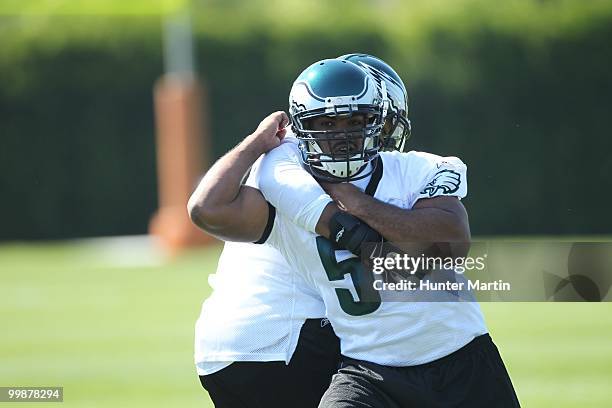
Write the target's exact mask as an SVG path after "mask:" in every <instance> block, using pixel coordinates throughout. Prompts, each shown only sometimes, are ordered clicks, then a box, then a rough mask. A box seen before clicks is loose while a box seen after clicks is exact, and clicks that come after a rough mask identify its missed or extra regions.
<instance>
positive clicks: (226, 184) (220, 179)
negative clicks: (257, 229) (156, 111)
mask: <svg viewBox="0 0 612 408" xmlns="http://www.w3.org/2000/svg"><path fill="white" fill-rule="evenodd" d="M264 152H265V149H264V148H263V147H262V146H261V144H260V143H259V142H258V141H257V140H256V138H255V137H253V135H251V136H249V137H247V138H245V139H244V140H243V141H242V142H241V143H240V144H239V145H238V146H236V147H235V148H234V149H232V150H231V151H230V152H228V153H227V154H226V155H224V156H223V157H222V158H220V159H219V160H217V162H216V163H215V164H214V165H213V166H212V167H211V168H210V170H208V172H207V173H206V175H205V176H204V178H202V181H200V184H199V185H198V187H197V188H196V190H195V191H194V193H193V194H192V195H191V197H190V198H189V203H188V211H189V215H190V217H191V219H192V221H193V222H194V223H195V224H196V225H197V226H199V227H200V228H203V229H205V230H209V229H211V228H214V227H215V225H216V224H218V223H220V222H225V221H226V220H227V219H228V217H231V214H228V209H229V206H230V204H231V203H232V202H233V201H234V200H235V199H236V198H237V197H238V194H239V192H240V182H241V180H242V178H243V177H244V175H245V173H246V172H247V170H248V169H249V168H250V167H251V166H252V165H253V163H254V162H255V161H256V160H257V158H258V157H259V156H261V155H262V154H263V153H264Z"/></svg>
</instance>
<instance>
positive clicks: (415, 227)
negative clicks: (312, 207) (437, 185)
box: [324, 183, 471, 255]
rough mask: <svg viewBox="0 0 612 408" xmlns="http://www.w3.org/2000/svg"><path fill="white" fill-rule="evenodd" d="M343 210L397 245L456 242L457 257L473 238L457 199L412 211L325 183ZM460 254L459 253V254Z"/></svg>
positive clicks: (429, 201)
mask: <svg viewBox="0 0 612 408" xmlns="http://www.w3.org/2000/svg"><path fill="white" fill-rule="evenodd" d="M324 187H325V189H326V190H327V192H328V193H329V194H330V195H331V197H332V198H333V199H334V201H335V202H337V203H338V205H339V206H340V208H341V209H342V210H344V211H346V212H347V213H349V214H351V215H353V216H355V217H357V218H359V219H360V220H362V221H364V222H365V223H367V224H368V225H369V226H370V227H372V228H373V229H374V230H376V231H377V232H378V233H380V234H381V235H382V236H383V237H385V239H386V240H388V241H391V242H394V243H414V244H418V245H422V247H423V248H426V247H427V246H428V245H429V244H434V243H436V244H442V243H456V245H454V247H453V250H454V251H453V254H457V255H464V254H461V253H462V252H465V251H466V250H467V249H468V248H469V242H470V239H471V234H470V226H469V220H468V215H467V211H466V210H465V207H464V206H463V204H462V203H461V201H460V200H459V198H457V197H454V196H438V197H434V198H422V199H420V200H418V201H417V202H416V203H415V204H414V206H413V208H412V209H410V210H408V209H403V208H399V207H396V206H394V205H391V204H387V203H384V202H382V201H380V200H377V199H375V198H373V197H371V196H369V195H367V194H364V193H362V192H361V191H360V190H359V189H357V188H356V187H355V186H353V185H351V184H348V183H341V184H324ZM458 252H459V253H458Z"/></svg>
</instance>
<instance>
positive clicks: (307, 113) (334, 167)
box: [291, 101, 384, 183]
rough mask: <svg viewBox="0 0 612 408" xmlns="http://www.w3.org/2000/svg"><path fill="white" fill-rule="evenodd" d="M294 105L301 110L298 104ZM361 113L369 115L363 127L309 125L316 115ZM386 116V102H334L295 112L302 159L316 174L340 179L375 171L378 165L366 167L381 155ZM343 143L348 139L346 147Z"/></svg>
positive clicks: (294, 117) (330, 178) (322, 177)
mask: <svg viewBox="0 0 612 408" xmlns="http://www.w3.org/2000/svg"><path fill="white" fill-rule="evenodd" d="M333 102H337V101H333ZM292 108H295V110H298V109H297V106H292ZM291 110H292V111H293V109H291ZM357 114H363V115H364V117H365V118H368V119H367V121H366V123H365V125H364V126H363V127H362V128H360V129H356V130H351V129H348V130H340V131H338V130H312V129H306V128H305V124H306V123H307V121H308V120H310V119H313V118H316V117H320V116H331V117H350V116H353V115H357ZM383 118H384V116H383V115H382V105H354V104H350V103H349V104H333V103H331V104H329V105H327V106H325V107H322V108H319V109H311V110H302V111H301V112H300V111H298V112H295V111H293V112H291V122H292V125H293V131H294V132H295V134H296V136H297V138H298V139H299V140H300V144H299V147H300V150H301V153H302V155H301V156H302V162H303V163H304V164H305V165H306V167H307V169H308V170H309V171H310V173H311V174H312V175H313V176H314V177H315V178H317V179H319V180H324V181H328V182H336V183H338V182H348V181H353V180H359V179H362V178H365V177H367V176H369V175H370V174H371V173H372V171H373V170H374V169H373V168H372V167H374V166H371V168H370V169H369V171H365V169H366V167H367V163H368V162H370V161H371V160H373V159H374V158H376V157H377V156H378V151H379V149H380V140H381V139H380V135H381V132H382V129H383V123H384V121H383ZM342 143H346V145H345V147H344V149H341V147H342V146H341V145H340V146H339V144H342ZM355 147H359V148H358V149H355ZM326 148H327V149H326ZM338 148H340V149H341V151H338Z"/></svg>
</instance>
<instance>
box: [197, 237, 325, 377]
mask: <svg viewBox="0 0 612 408" xmlns="http://www.w3.org/2000/svg"><path fill="white" fill-rule="evenodd" d="M208 279H209V284H210V286H211V287H212V288H213V293H212V295H211V296H210V297H209V298H208V299H206V301H205V302H204V304H203V305H202V311H201V314H200V317H199V319H198V321H197V323H196V329H195V362H196V367H197V369H198V374H199V375H205V374H211V373H213V372H215V371H217V370H220V369H221V368H224V367H226V366H228V365H229V364H230V363H232V362H234V361H285V362H286V363H288V362H289V360H290V359H291V356H292V355H293V352H294V351H295V348H296V345H297V341H298V338H299V334H300V329H301V327H302V325H303V324H304V321H305V320H306V319H309V318H321V317H324V316H325V309H324V305H323V301H322V300H321V297H320V295H319V294H318V293H317V292H316V291H315V290H314V289H312V288H311V287H310V286H309V285H308V284H307V283H306V282H305V281H304V279H303V278H302V277H301V276H300V274H298V273H295V272H294V270H292V269H291V268H290V267H289V265H287V262H286V261H285V259H284V258H283V257H282V255H281V254H280V253H279V252H278V251H277V250H276V249H274V248H272V247H271V246H269V245H256V244H250V243H237V242H227V243H226V244H225V246H224V248H223V252H222V253H221V257H220V258H219V264H218V267H217V272H216V273H215V274H212V275H210V276H209V278H208Z"/></svg>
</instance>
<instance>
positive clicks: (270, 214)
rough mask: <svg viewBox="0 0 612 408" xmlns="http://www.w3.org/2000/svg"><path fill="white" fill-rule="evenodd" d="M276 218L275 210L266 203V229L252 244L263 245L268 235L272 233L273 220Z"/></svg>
mask: <svg viewBox="0 0 612 408" xmlns="http://www.w3.org/2000/svg"><path fill="white" fill-rule="evenodd" d="M275 217H276V208H274V206H273V205H272V204H270V203H268V223H267V224H266V229H264V232H263V234H262V236H261V238H259V239H258V240H257V241H255V242H253V243H254V244H263V243H264V242H266V241H267V240H268V238H269V237H270V234H271V233H272V227H273V226H274V218H275Z"/></svg>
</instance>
